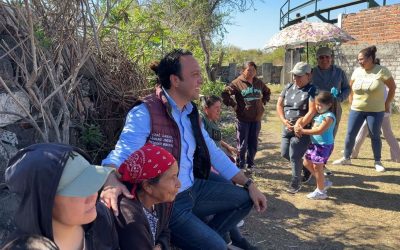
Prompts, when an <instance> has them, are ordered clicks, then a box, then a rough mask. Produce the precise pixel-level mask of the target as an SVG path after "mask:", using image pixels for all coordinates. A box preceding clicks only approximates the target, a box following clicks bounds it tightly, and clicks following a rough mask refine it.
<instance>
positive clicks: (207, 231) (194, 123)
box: [102, 49, 266, 249]
mask: <svg viewBox="0 0 400 250" xmlns="http://www.w3.org/2000/svg"><path fill="white" fill-rule="evenodd" d="M151 69H152V70H153V71H154V72H155V74H156V75H157V81H158V84H159V86H160V87H159V88H157V90H156V92H155V93H154V94H151V95H149V96H147V97H145V98H144V99H143V100H142V101H141V102H139V103H137V104H136V105H135V106H134V107H133V108H132V110H130V111H129V113H128V116H127V119H126V122H125V126H124V129H123V130H122V132H121V135H120V137H119V140H118V142H117V144H116V146H115V149H114V150H112V151H111V152H110V154H109V155H108V156H107V158H106V159H104V160H103V162H102V164H103V165H113V166H115V167H119V166H120V165H121V164H122V163H123V162H124V161H125V160H126V159H127V158H128V157H129V155H130V154H132V152H134V151H136V150H137V149H139V148H141V147H142V146H143V145H144V144H145V143H146V142H150V143H152V144H154V145H157V146H161V147H163V148H165V149H166V150H167V151H169V152H170V153H171V154H172V155H173V156H174V158H175V159H176V160H177V161H178V167H179V174H178V178H179V180H180V182H181V187H180V188H179V193H178V195H177V196H176V200H175V202H174V206H173V209H172V215H171V221H170V224H169V227H170V229H171V235H172V243H173V244H174V245H176V246H178V247H180V248H182V249H226V242H225V241H224V240H223V238H222V236H223V235H224V234H225V233H226V232H228V231H229V230H230V229H231V228H233V227H234V226H236V225H237V223H238V222H239V221H241V220H242V219H243V218H244V217H245V216H246V215H247V214H248V213H249V212H250V210H251V208H252V207H253V205H254V207H255V208H256V209H257V211H259V212H261V211H264V210H265V209H266V198H265V196H264V195H263V194H262V193H261V192H260V191H259V190H258V188H257V186H256V185H255V184H254V183H253V181H252V180H251V179H249V178H247V177H246V176H245V175H244V174H243V173H242V172H241V171H240V170H239V169H238V168H237V167H236V165H235V164H234V163H233V162H231V160H230V159H229V158H228V157H227V156H226V154H225V153H224V152H223V151H222V150H221V149H219V148H218V146H217V145H216V144H215V143H214V141H213V140H212V139H211V138H210V137H209V135H208V133H207V131H205V129H204V127H203V125H202V124H201V119H200V116H199V113H198V110H197V106H196V104H195V103H194V102H192V101H193V100H195V99H198V98H199V94H200V86H201V84H202V82H203V81H202V75H201V74H202V73H201V68H200V65H199V64H198V62H197V60H196V59H195V58H194V57H193V55H192V53H191V52H189V51H184V50H182V49H175V50H173V51H171V52H169V53H168V54H166V55H165V56H164V58H163V59H162V60H161V61H160V62H159V63H154V64H152V65H151ZM211 165H212V166H213V167H214V168H215V169H216V170H217V171H218V172H219V173H220V175H221V176H222V177H224V178H225V179H229V180H233V181H234V182H235V183H237V184H239V185H240V186H234V185H231V184H226V183H219V182H213V181H209V180H208V177H209V175H210V170H211ZM103 197H105V195H103ZM107 199H108V200H109V202H110V203H111V202H112V201H111V200H115V197H113V198H110V197H108V198H107ZM209 215H214V217H213V219H212V220H211V221H210V222H209V223H208V224H205V223H204V222H203V220H202V219H204V218H205V217H207V216H209ZM132 247H134V246H132Z"/></svg>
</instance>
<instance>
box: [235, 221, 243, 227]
mask: <svg viewBox="0 0 400 250" xmlns="http://www.w3.org/2000/svg"><path fill="white" fill-rule="evenodd" d="M243 225H244V220H241V221H239V223H238V224H237V225H236V226H237V227H243Z"/></svg>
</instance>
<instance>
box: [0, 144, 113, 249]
mask: <svg viewBox="0 0 400 250" xmlns="http://www.w3.org/2000/svg"><path fill="white" fill-rule="evenodd" d="M88 159H89V158H88V156H87V155H86V154H85V153H84V152H83V151H82V150H80V149H79V148H75V147H72V146H69V145H63V144H51V143H45V144H35V145H32V146H29V147H27V148H24V149H22V150H20V151H18V153H17V154H16V155H15V156H14V157H13V158H12V159H11V160H10V162H9V166H8V168H7V169H6V173H5V180H6V185H7V187H8V188H9V189H10V191H11V192H13V193H15V194H16V195H17V196H18V197H19V199H20V201H21V202H20V203H19V207H18V209H17V211H16V213H15V219H14V221H15V225H16V227H17V231H16V232H15V233H14V234H13V235H12V236H11V237H10V240H12V241H11V242H10V244H8V245H7V247H9V248H10V249H13V247H16V246H18V245H20V244H22V243H21V240H22V241H26V243H27V244H34V242H31V241H32V240H34V241H38V243H39V244H41V243H43V242H45V241H44V240H43V239H41V238H40V237H36V238H35V237H26V236H27V235H28V236H33V235H36V236H42V237H45V238H47V239H49V240H50V241H52V242H54V243H55V244H56V245H57V247H58V248H57V249H87V250H97V249H119V246H118V237H117V233H116V229H115V226H114V223H113V219H112V215H111V214H110V212H109V210H108V209H107V207H106V206H105V205H103V204H102V203H100V202H97V193H98V191H99V190H100V189H101V188H102V186H103V185H104V183H105V182H106V180H107V178H108V177H109V175H110V173H111V172H113V171H114V169H112V168H106V167H102V166H94V165H91V164H90V163H89V162H88ZM23 249H27V248H23ZM29 249H30V248H29ZM32 249H33V248H32ZM35 249H36V248H35ZM41 249H42V248H41ZM46 249H47V248H46ZM49 249H50V248H49Z"/></svg>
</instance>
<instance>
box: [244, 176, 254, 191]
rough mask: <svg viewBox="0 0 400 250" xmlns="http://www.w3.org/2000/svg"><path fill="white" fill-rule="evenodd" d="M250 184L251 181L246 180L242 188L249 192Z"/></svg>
mask: <svg viewBox="0 0 400 250" xmlns="http://www.w3.org/2000/svg"><path fill="white" fill-rule="evenodd" d="M251 183H253V179H251V178H249V179H247V181H246V183H245V184H244V185H243V188H244V189H246V190H249V187H250V185H251Z"/></svg>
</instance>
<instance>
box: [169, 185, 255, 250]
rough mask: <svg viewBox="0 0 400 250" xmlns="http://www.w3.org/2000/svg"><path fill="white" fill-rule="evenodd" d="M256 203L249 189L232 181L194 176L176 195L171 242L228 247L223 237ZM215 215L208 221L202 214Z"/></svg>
mask: <svg viewBox="0 0 400 250" xmlns="http://www.w3.org/2000/svg"><path fill="white" fill-rule="evenodd" d="M252 207H253V202H252V200H251V199H250V196H249V193H248V191H247V190H245V189H244V188H242V187H238V186H234V185H232V184H231V183H221V182H216V181H211V180H205V179H195V181H194V184H193V186H192V187H191V188H189V189H187V190H185V191H183V192H181V193H179V194H178V195H177V196H176V199H175V202H174V207H173V210H172V216H171V220H170V224H169V227H170V229H171V236H172V243H173V245H176V246H177V247H179V248H182V249H207V250H212V249H215V250H219V249H226V243H225V241H224V240H223V238H222V235H224V234H225V233H226V232H228V231H229V230H230V229H232V228H233V227H235V226H236V225H237V224H238V223H239V221H241V220H242V219H243V218H244V217H245V216H246V215H247V214H248V213H249V212H250V210H251V208H252ZM209 215H214V217H213V219H212V220H211V221H210V222H208V223H207V224H206V223H204V222H203V221H202V220H201V218H206V217H207V216H209Z"/></svg>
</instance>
